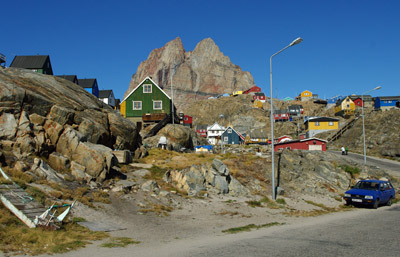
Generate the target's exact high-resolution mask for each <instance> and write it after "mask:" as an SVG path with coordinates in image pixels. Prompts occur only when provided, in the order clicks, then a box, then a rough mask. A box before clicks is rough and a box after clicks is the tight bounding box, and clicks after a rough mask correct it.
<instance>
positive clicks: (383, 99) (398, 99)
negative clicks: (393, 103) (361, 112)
mask: <svg viewBox="0 0 400 257" xmlns="http://www.w3.org/2000/svg"><path fill="white" fill-rule="evenodd" d="M376 98H379V99H380V100H381V101H386V100H397V101H400V96H377V97H376Z"/></svg>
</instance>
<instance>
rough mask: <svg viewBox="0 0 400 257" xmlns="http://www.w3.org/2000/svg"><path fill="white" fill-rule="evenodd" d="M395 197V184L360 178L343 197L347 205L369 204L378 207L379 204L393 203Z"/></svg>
mask: <svg viewBox="0 0 400 257" xmlns="http://www.w3.org/2000/svg"><path fill="white" fill-rule="evenodd" d="M394 197H395V191H394V188H393V185H392V184H391V183H390V182H389V181H383V180H360V181H358V182H357V184H356V185H355V186H354V187H352V189H350V190H348V191H346V193H345V194H344V197H343V199H344V200H345V201H346V204H347V205H367V206H372V207H373V208H374V209H377V208H378V206H379V205H381V204H386V205H388V206H390V205H392V199H394Z"/></svg>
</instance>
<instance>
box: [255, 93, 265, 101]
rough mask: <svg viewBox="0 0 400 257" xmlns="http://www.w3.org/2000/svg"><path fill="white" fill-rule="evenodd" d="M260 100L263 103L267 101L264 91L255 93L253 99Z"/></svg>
mask: <svg viewBox="0 0 400 257" xmlns="http://www.w3.org/2000/svg"><path fill="white" fill-rule="evenodd" d="M257 99H258V100H259V101H260V102H262V103H265V94H264V93H254V95H253V101H255V100H257Z"/></svg>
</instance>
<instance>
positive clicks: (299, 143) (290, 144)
mask: <svg viewBox="0 0 400 257" xmlns="http://www.w3.org/2000/svg"><path fill="white" fill-rule="evenodd" d="M326 143H327V141H325V140H322V139H319V138H307V139H298V140H291V141H285V142H280V143H277V144H275V145H274V151H275V152H276V151H279V150H283V149H290V150H295V149H297V150H309V151H324V152H326Z"/></svg>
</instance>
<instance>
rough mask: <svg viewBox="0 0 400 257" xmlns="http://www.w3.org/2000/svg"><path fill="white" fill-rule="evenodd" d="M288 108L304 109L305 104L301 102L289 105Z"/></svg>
mask: <svg viewBox="0 0 400 257" xmlns="http://www.w3.org/2000/svg"><path fill="white" fill-rule="evenodd" d="M288 109H303V105H299V104H293V105H289V107H288Z"/></svg>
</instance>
